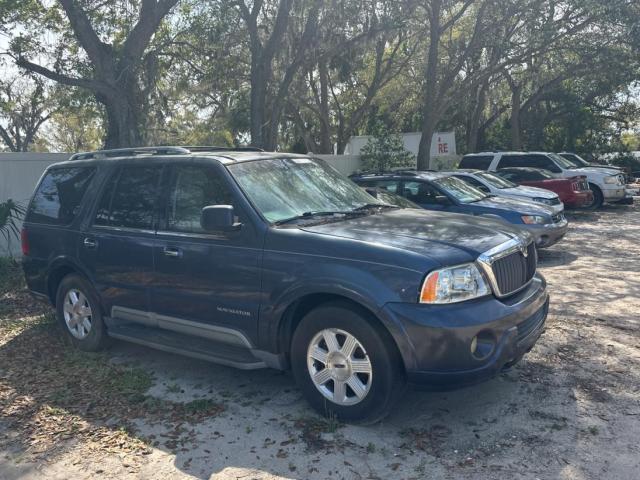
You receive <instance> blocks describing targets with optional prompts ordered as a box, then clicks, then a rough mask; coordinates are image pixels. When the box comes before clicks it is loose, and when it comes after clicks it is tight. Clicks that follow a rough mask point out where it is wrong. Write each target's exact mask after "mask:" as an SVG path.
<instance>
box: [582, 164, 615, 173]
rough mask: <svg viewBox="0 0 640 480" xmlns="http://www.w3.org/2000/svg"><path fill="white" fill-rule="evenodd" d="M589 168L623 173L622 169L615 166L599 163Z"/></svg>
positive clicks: (590, 165)
mask: <svg viewBox="0 0 640 480" xmlns="http://www.w3.org/2000/svg"><path fill="white" fill-rule="evenodd" d="M585 168H587V167H585ZM588 168H606V169H609V170H615V171H616V172H621V171H622V167H616V166H615V165H601V164H599V163H590V164H589V167H588Z"/></svg>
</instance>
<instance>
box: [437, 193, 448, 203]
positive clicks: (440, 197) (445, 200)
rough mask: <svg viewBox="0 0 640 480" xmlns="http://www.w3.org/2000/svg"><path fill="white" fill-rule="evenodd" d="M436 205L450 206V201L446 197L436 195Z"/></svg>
mask: <svg viewBox="0 0 640 480" xmlns="http://www.w3.org/2000/svg"><path fill="white" fill-rule="evenodd" d="M436 203H437V204H438V205H451V201H450V200H449V197H447V196H446V195H436Z"/></svg>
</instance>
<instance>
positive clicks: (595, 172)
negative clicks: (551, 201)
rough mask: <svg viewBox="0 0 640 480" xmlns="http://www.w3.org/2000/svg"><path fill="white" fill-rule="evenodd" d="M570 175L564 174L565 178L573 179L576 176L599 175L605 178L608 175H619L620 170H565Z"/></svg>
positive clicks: (585, 168) (606, 168) (583, 168)
mask: <svg viewBox="0 0 640 480" xmlns="http://www.w3.org/2000/svg"><path fill="white" fill-rule="evenodd" d="M566 172H568V173H570V174H571V175H567V174H565V176H570V177H574V176H576V175H586V176H589V175H599V176H601V177H607V176H609V175H620V170H616V169H614V168H608V167H582V168H573V169H571V170H566Z"/></svg>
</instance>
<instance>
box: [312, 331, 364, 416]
mask: <svg viewBox="0 0 640 480" xmlns="http://www.w3.org/2000/svg"><path fill="white" fill-rule="evenodd" d="M307 366H308V368H309V375H311V380H312V381H313V384H314V385H315V386H316V388H317V389H318V390H319V391H320V393H322V395H323V396H324V397H325V398H327V399H328V400H331V401H332V402H333V403H335V404H337V405H355V404H357V403H360V402H361V401H362V400H363V399H364V397H366V396H367V393H369V390H371V381H372V378H373V369H372V367H371V360H369V356H368V355H367V352H366V351H365V349H364V347H363V346H362V344H361V343H360V342H359V341H358V339H356V337H354V336H353V335H351V334H350V333H348V332H345V331H344V330H340V329H337V328H327V329H325V330H322V331H320V332H318V333H317V334H316V335H315V336H314V337H313V339H312V340H311V343H310V344H309V348H308V349H307Z"/></svg>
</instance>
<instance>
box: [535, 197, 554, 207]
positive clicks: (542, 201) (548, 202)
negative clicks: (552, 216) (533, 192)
mask: <svg viewBox="0 0 640 480" xmlns="http://www.w3.org/2000/svg"><path fill="white" fill-rule="evenodd" d="M533 201H534V202H538V203H544V204H545V205H553V203H551V200H549V199H548V198H542V197H535V198H534V199H533Z"/></svg>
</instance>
